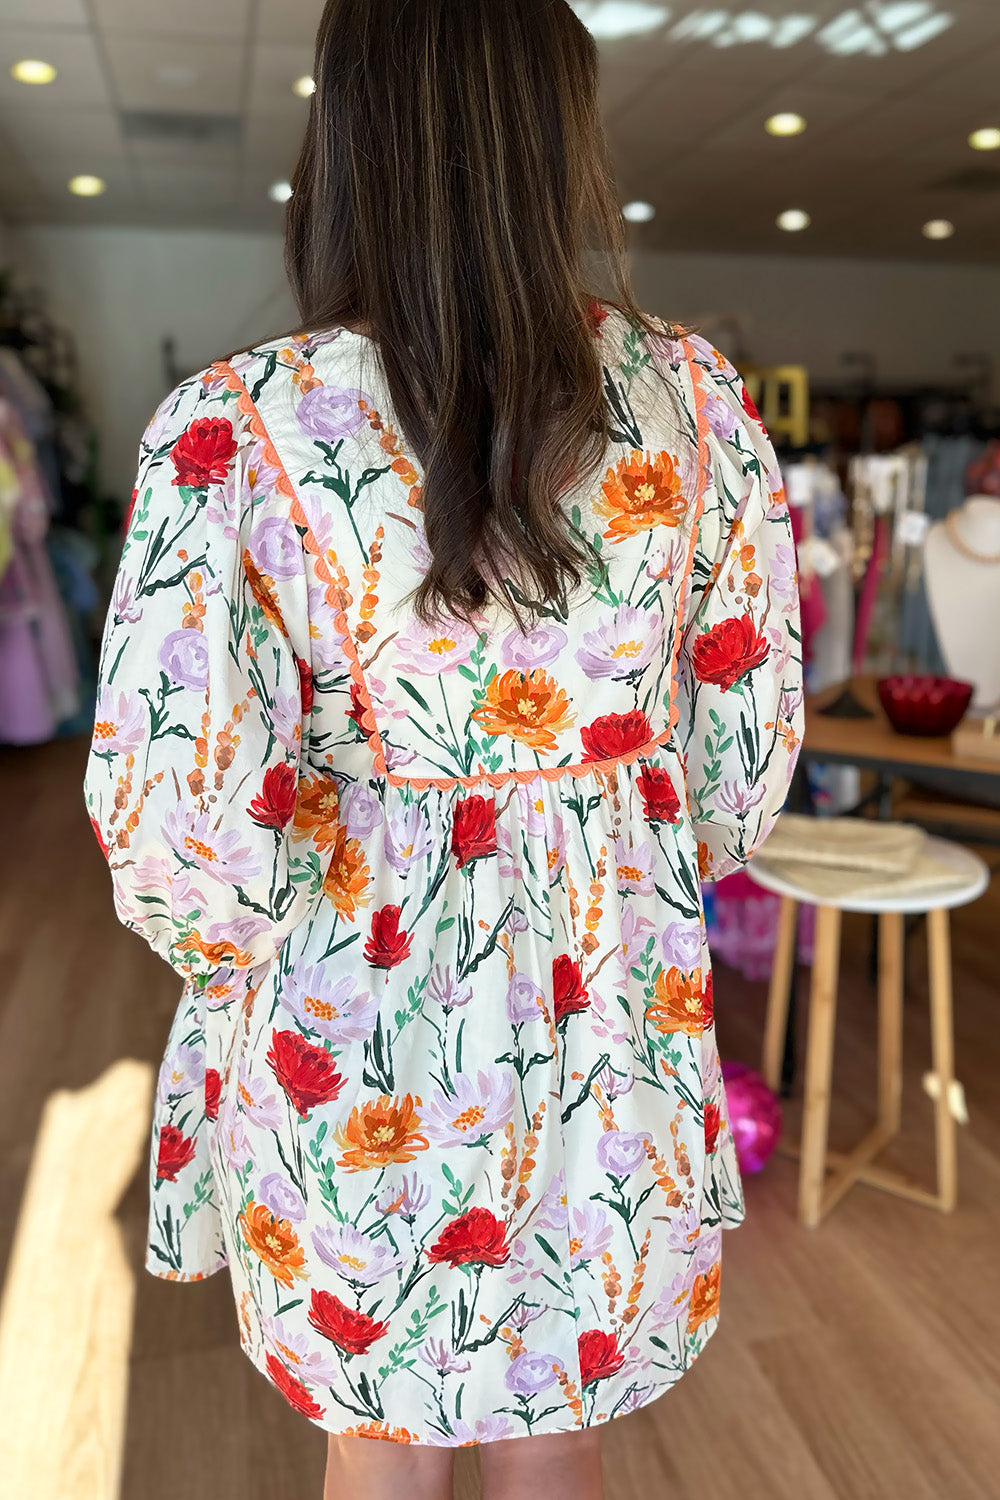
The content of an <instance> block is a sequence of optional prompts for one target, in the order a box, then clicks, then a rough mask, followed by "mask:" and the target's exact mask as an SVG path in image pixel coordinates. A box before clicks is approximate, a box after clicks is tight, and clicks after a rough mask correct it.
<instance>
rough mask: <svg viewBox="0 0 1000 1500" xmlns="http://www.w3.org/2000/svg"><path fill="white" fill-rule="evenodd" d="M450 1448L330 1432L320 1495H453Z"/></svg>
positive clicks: (348, 1499) (375, 1499)
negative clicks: (324, 1485) (332, 1433)
mask: <svg viewBox="0 0 1000 1500" xmlns="http://www.w3.org/2000/svg"><path fill="white" fill-rule="evenodd" d="M453 1467H454V1454H453V1452H452V1451H451V1449H449V1448H429V1447H424V1446H422V1445H421V1446H413V1445H411V1444H408V1443H388V1442H383V1441H380V1440H379V1439H376V1438H356V1437H349V1438H344V1437H331V1438H330V1442H329V1447H328V1450H327V1461H326V1488H325V1490H324V1492H323V1496H324V1500H401V1497H405V1500H452V1472H453Z"/></svg>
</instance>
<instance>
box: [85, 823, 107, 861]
mask: <svg viewBox="0 0 1000 1500" xmlns="http://www.w3.org/2000/svg"><path fill="white" fill-rule="evenodd" d="M90 826H91V828H92V829H93V830H94V838H95V839H96V840H97V842H98V843H99V844H100V846H101V853H102V854H103V855H104V858H105V859H108V858H109V857H110V853H111V851H110V850H109V848H108V846H107V844H106V843H105V842H104V837H103V835H102V833H101V825H100V824H99V823H98V821H97V819H96V818H91V820H90Z"/></svg>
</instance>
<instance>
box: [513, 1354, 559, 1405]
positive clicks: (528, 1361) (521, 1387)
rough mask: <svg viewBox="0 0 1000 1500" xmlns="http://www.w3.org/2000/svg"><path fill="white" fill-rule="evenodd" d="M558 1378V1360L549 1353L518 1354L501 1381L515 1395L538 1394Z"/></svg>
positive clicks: (529, 1395)
mask: <svg viewBox="0 0 1000 1500" xmlns="http://www.w3.org/2000/svg"><path fill="white" fill-rule="evenodd" d="M558 1378H559V1361H558V1360H557V1359H556V1358H555V1356H554V1355H551V1354H519V1355H518V1356H517V1358H516V1359H514V1360H512V1361H511V1365H510V1368H509V1369H508V1370H507V1371H506V1372H505V1374H504V1377H503V1383H504V1385H505V1386H506V1387H507V1389H508V1390H509V1391H513V1392H514V1395H515V1396H528V1397H531V1396H540V1395H541V1393H542V1391H547V1390H549V1389H550V1388H551V1387H552V1386H554V1385H555V1383H556V1381H557V1380H558Z"/></svg>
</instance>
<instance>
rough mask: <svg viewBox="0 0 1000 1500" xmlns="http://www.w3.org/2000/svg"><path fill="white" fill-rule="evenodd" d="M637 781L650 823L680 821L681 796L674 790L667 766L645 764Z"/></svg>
mask: <svg viewBox="0 0 1000 1500" xmlns="http://www.w3.org/2000/svg"><path fill="white" fill-rule="evenodd" d="M636 783H637V785H638V787H639V791H640V793H641V794H642V805H643V807H644V808H645V809H646V818H647V821H648V822H650V823H677V822H679V821H680V815H681V803H680V798H679V797H678V795H677V793H676V792H675V791H674V784H673V782H672V781H671V779H670V772H669V771H668V770H667V769H666V767H665V766H643V768H642V770H641V771H640V772H639V775H638V776H637V777H636Z"/></svg>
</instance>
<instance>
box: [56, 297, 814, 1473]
mask: <svg viewBox="0 0 1000 1500" xmlns="http://www.w3.org/2000/svg"><path fill="white" fill-rule="evenodd" d="M592 320H593V335H594V337H595V339H596V340H598V341H599V344H600V348H601V353H602V359H603V364H604V381H605V390H606V395H607V401H608V405H609V409H610V414H611V421H612V428H613V440H612V445H611V448H610V450H609V452H608V454H607V457H606V461H605V463H604V464H602V466H601V469H600V470H599V471H598V472H597V473H596V476H595V477H594V478H593V480H592V481H588V482H585V483H582V484H581V485H580V487H579V488H578V489H576V490H574V491H572V492H571V493H569V494H568V495H567V496H565V497H564V500H563V501H562V502H561V503H564V504H565V505H566V507H567V510H568V513H569V515H570V517H571V520H572V524H573V526H574V527H576V528H577V530H578V531H579V532H580V533H581V534H582V535H583V536H584V537H586V538H587V539H589V540H590V541H591V542H592V543H593V546H594V547H595V548H596V550H597V553H598V554H599V559H600V561H599V563H595V565H594V567H593V569H592V571H591V573H590V576H589V578H588V579H587V581H586V584H585V586H584V588H583V589H582V590H581V591H580V593H579V594H578V596H577V597H576V598H574V599H573V600H572V601H571V604H570V609H569V612H568V614H564V613H560V612H559V611H558V609H556V608H551V609H549V610H547V611H546V613H545V614H544V615H543V616H542V618H541V619H540V620H538V622H537V623H536V624H535V625H534V626H533V627H532V628H531V629H530V631H528V633H523V632H522V631H521V630H520V629H519V628H518V627H517V626H516V624H514V623H513V622H512V620H511V618H510V617H509V616H506V617H504V616H503V615H501V614H500V612H499V611H497V610H495V609H491V610H487V611H485V612H484V613H483V615H482V616H481V618H478V619H476V620H474V621H473V622H472V625H465V624H461V623H459V622H457V621H445V622H443V623H439V624H437V625H435V626H433V627H428V626H425V625H423V624H421V623H420V622H419V621H418V619H417V618H416V617H415V615H414V613H413V611H412V608H411V603H410V598H411V595H412V592H413V590H414V588H415V587H416V585H417V584H418V582H419V580H420V578H421V577H422V575H423V572H424V570H425V568H426V566H427V561H428V549H427V545H426V541H425V537H424V532H423V529H422V514H421V484H420V473H419V470H418V467H417V465H416V463H415V461H414V460H413V458H412V457H411V456H410V455H409V454H408V453H407V451H406V445H405V442H404V439H403V437H402V435H401V433H400V431H399V429H398V427H397V426H396V424H395V423H394V421H393V414H392V411H391V408H390V402H389V395H388V390H387V387H386V385H385V384H384V381H383V379H382V377H381V376H380V374H379V369H378V361H377V356H376V350H375V346H374V344H372V342H371V341H370V340H368V339H366V338H365V337H363V336H362V335H359V334H356V333H353V332H351V331H349V330H346V329H340V328H338V329H335V330H333V331H331V332H326V333H323V334H321V335H318V336H314V337H292V338H289V339H287V340H285V341H280V342H274V343H271V344H267V345H263V346H261V347H259V348H257V349H254V350H253V351H251V352H250V353H248V354H244V355H241V356H239V357H237V358H234V359H233V360H232V361H231V362H223V363H219V364H216V365H213V366H212V367H211V368H210V369H208V370H206V371H205V372H204V373H203V374H201V375H199V376H197V377H195V378H193V379H191V380H188V381H186V382H185V383H184V384H183V385H181V386H180V387H179V388H178V389H177V390H176V391H175V392H174V393H173V394H172V395H171V396H170V397H169V398H168V399H167V400H166V401H165V402H164V404H163V405H162V407H161V408H160V410H159V412H158V413H157V415H156V416H155V418H154V420H153V422H152V424H151V425H150V427H149V429H148V431H147V432H146V434H145V437H144V440H143V446H142V459H141V470H140V474H139V479H138V485H137V490H136V494H135V498H134V502H133V510H132V514H131V519H130V522H129V526H128V531H127V540H126V543H125V550H124V555H123V558H122V564H121V571H120V574H119V577H118V580H117V585H116V588H115V593H114V599H113V602H112V605H111V609H110V614H109V617H108V622H107V627H106V632H105V639H104V644H103V655H102V660H101V673H100V677H101V685H100V699H99V705H98V711H97V721H96V724H95V729H94V740H93V749H92V752H91V757H90V762H89V768H88V774H87V785H86V793H87V800H88V805H89V810H90V813H91V816H92V819H93V822H94V827H95V831H96V833H97V835H98V837H99V839H100V841H101V844H102V846H103V848H104V850H105V853H106V856H107V859H108V863H109V867H110V871H111V876H112V880H113V884H114V892H115V901H116V907H117V911H118V914H119V916H120V918H121V919H122V921H123V922H124V923H125V924H126V925H127V926H128V927H131V928H132V929H134V930H135V931H136V932H138V933H140V934H141V935H142V936H143V937H144V938H145V939H146V940H147V941H148V942H149V943H150V944H151V946H152V947H153V948H154V949H155V951H156V952H158V953H159V954H161V955H162V956H163V957H164V958H165V959H167V960H168V961H169V962H170V963H171V964H172V965H173V966H174V968H175V969H176V970H177V972H178V974H179V975H180V976H182V977H183V980H184V991H183V996H182V999H181V1002H180V1006H179V1009H178V1011H177V1015H176V1020H175V1022H174V1025H173V1029H172V1031H171V1034H170V1037H169V1041H168V1044H167V1050H166V1055H165V1057H164V1060H163V1065H162V1068H161V1070H160V1073H159V1082H158V1089H157V1095H156V1106H155V1121H154V1127H153V1141H152V1152H151V1166H150V1232H149V1245H148V1254H147V1267H148V1269H149V1270H150V1271H152V1272H153V1273H155V1274H156V1275H159V1276H162V1277H165V1278H167V1279H169V1280H177V1281H185V1280H198V1279H200V1278H202V1277H205V1276H210V1275H212V1274H213V1273H214V1272H216V1271H219V1270H221V1269H223V1268H224V1267H228V1270H229V1272H230V1275H231V1277H232V1284H233V1289H234V1295H235V1301H236V1307H237V1311H238V1316H239V1329H240V1338H241V1342H242V1345H243V1348H244V1349H245V1351H246V1353H247V1355H248V1356H249V1357H250V1359H251V1360H252V1361H253V1362H254V1364H255V1365H256V1366H257V1367H258V1368H259V1369H260V1370H261V1372H262V1373H264V1374H265V1376H266V1377H267V1378H268V1379H269V1380H270V1381H271V1382H272V1383H273V1384H274V1385H275V1386H276V1387H277V1388H278V1390H279V1391H280V1392H281V1393H282V1395H283V1396H284V1397H285V1398H286V1400H287V1401H288V1402H289V1403H290V1404H291V1405H292V1406H293V1407H294V1408H295V1410H297V1411H299V1412H301V1413H302V1414H303V1415H304V1416H306V1417H307V1418H309V1419H310V1421H312V1422H313V1423H315V1424H316V1425H317V1426H319V1427H321V1428H324V1429H326V1430H328V1431H329V1432H333V1433H341V1434H347V1433H350V1434H360V1435H365V1436H372V1437H382V1438H387V1439H390V1440H395V1441H402V1442H421V1443H431V1444H441V1445H447V1446H459V1445H464V1444H470V1443H478V1442H487V1441H494V1440H496V1439H501V1438H507V1437H516V1436H521V1435H525V1434H544V1433H556V1432H564V1431H567V1430H572V1429H574V1428H578V1427H581V1426H583V1427H586V1426H591V1425H594V1424H597V1423H601V1422H605V1421H607V1420H608V1419H610V1418H613V1417H616V1416H618V1415H620V1414H623V1413H626V1412H630V1411H632V1410H634V1409H636V1408H637V1407H641V1406H643V1405H645V1404H646V1403H647V1402H649V1401H651V1400H652V1399H653V1398H654V1397H656V1396H658V1395H659V1394H661V1393H662V1392H663V1391H665V1390H666V1389H667V1388H668V1387H669V1386H671V1385H672V1384H673V1383H674V1382H675V1381H676V1380H677V1379H678V1378H679V1377H680V1376H681V1374H682V1373H683V1372H684V1371H685V1370H686V1369H687V1367H688V1365H689V1364H690V1363H691V1361H692V1360H693V1359H694V1358H696V1356H697V1355H698V1354H699V1353H700V1352H701V1350H702V1348H703V1347H704V1344H705V1342H706V1340H707V1339H708V1338H709V1337H710V1335H711V1334H712V1332H713V1331H714V1329H715V1327H716V1322H717V1317H718V1310H719V1274H720V1247H721V1239H722V1235H721V1230H722V1229H723V1228H726V1227H728V1226H732V1225H736V1224H738V1223H739V1222H740V1221H741V1219H742V1217H743V1212H744V1207H743V1199H742V1193H741V1187H740V1181H739V1176H738V1172H737V1167H736V1161H735V1155H734V1147H733V1140H732V1136H731V1134H730V1131H729V1128H728V1125H727V1120H726V1100H725V1093H724V1089H723V1084H722V1080H721V1076H720V1067H719V1057H718V1052H717V1048H716V1041H715V1031H714V1027H713V1017H712V980H711V974H710V970H709V959H708V952H707V948H706V944H705V935H704V922H703V910H702V901H701V881H702V880H704V879H712V878H713V877H715V876H718V875H721V874H724V873H726V872H728V871H731V870H734V869H736V868H737V867H738V866H739V865H741V864H742V862H743V861H745V860H746V859H747V857H748V856H749V855H750V854H751V852H752V851H753V850H754V848H755V847H757V846H758V845H759V843H760V842H761V840H762V839H763V838H764V837H765V835H766V833H767V831H768V829H769V827H770V825H771V824H772V822H773V820H774V818H775V816H776V815H777V812H778V810H779V808H780V806H781V804H782V802H783V801H784V798H785V795H786V790H787V786H788V782H789V778H790V775H791V771H792V768H793V765H794V761H795V755H796V750H797V746H798V742H799V734H800V728H801V719H800V716H801V697H802V695H801V660H800V650H799V635H798V603H797V592H796V575H795V559H794V552H793V547H792V540H791V533H790V527H789V519H788V510H787V506H786V502H785V497H784V493H783V489H782V481H781V477H780V475H779V471H778V467H777V464H776V462H775V458H774V454H773V452H772V449H771V446H770V444H769V442H768V439H767V437H766V435H765V433H764V431H763V428H762V426H761V423H760V420H759V419H758V417H757V414H756V412H755V410H754V407H753V405H752V403H751V401H750V400H749V398H748V397H747V395H746V393H745V391H744V389H743V386H742V384H741V382H740V380H739V378H738V376H737V374H736V372H735V370H734V369H733V367H732V366H731V365H730V364H729V363H728V362H727V361H726V360H725V359H724V358H723V356H722V355H720V354H718V353H716V352H715V351H714V350H713V349H712V348H710V347H709V345H708V344H707V343H705V342H704V341H703V340H701V339H700V338H697V337H686V338H685V337H682V336H680V335H676V334H675V332H674V330H672V329H670V328H669V327H667V326H666V325H659V324H658V325H657V326H658V328H660V332H658V333H657V334H656V335H655V336H649V335H644V334H642V333H641V332H640V331H639V330H638V329H636V328H634V327H632V326H631V325H630V324H629V322H627V321H626V319H625V318H624V317H623V316H622V315H621V314H620V313H618V312H617V311H612V312H611V313H608V312H607V311H606V310H605V309H603V308H601V307H600V306H598V305H597V304H594V306H593V308H592Z"/></svg>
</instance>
